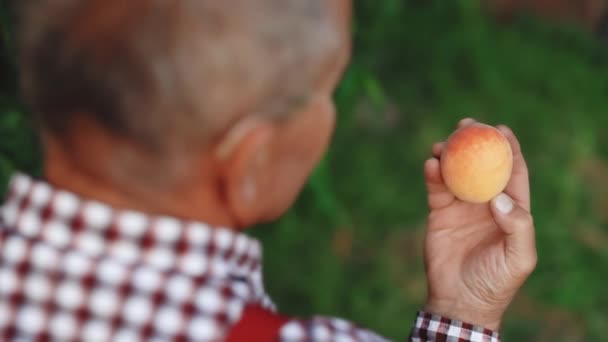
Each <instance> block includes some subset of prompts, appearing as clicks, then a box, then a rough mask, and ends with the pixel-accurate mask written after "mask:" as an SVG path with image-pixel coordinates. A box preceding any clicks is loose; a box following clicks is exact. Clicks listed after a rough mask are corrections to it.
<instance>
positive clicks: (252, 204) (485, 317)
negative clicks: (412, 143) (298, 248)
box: [0, 0, 536, 341]
mask: <svg viewBox="0 0 608 342" xmlns="http://www.w3.org/2000/svg"><path fill="white" fill-rule="evenodd" d="M22 6H23V8H22V9H21V13H22V20H21V24H22V26H21V29H20V32H21V37H20V42H21V49H20V51H21V55H20V61H21V66H22V84H23V92H24V97H25V99H26V100H27V102H28V104H29V105H30V108H31V111H32V113H33V115H34V117H35V122H36V123H37V125H38V127H39V131H40V134H41V138H42V141H43V144H44V148H45V169H44V170H45V172H44V176H45V177H44V180H37V179H34V178H32V177H29V176H26V175H24V174H19V175H15V177H14V178H13V180H12V183H11V186H10V191H9V194H8V197H7V201H6V203H5V204H4V205H3V207H2V215H1V219H0V339H1V340H3V341H13V340H18V341H29V340H32V341H34V340H36V341H38V340H42V341H46V340H53V341H140V340H154V341H169V340H179V341H181V340H192V341H219V340H229V341H271V340H281V341H384V339H383V338H382V337H380V335H378V334H376V333H373V332H371V331H368V330H365V329H362V328H359V327H357V326H355V325H353V324H351V323H348V322H347V321H344V320H340V319H333V318H324V317H315V318H311V319H301V318H294V317H288V316H285V315H281V314H279V313H278V312H277V310H276V308H275V305H274V304H273V302H272V301H271V300H270V298H269V297H268V296H267V295H266V293H265V291H264V286H263V281H262V272H261V250H260V245H259V244H258V242H256V241H255V240H253V239H251V238H249V237H247V236H246V235H244V234H243V233H241V231H243V230H244V229H246V228H247V227H251V226H253V225H255V224H257V223H260V222H267V221H271V220H274V219H276V218H277V217H279V216H281V215H282V214H283V213H284V212H285V211H286V210H287V209H288V208H289V207H290V206H291V204H292V202H293V201H294V198H295V197H296V196H297V194H298V192H299V191H300V189H301V187H302V185H303V184H304V183H305V181H306V179H307V177H308V176H309V174H310V172H311V170H312V169H313V168H314V166H315V165H316V164H317V162H318V161H319V159H320V158H321V156H322V155H323V153H324V152H325V150H326V148H327V145H328V142H329V140H330V136H331V134H332V131H333V127H334V121H335V115H336V114H335V110H334V104H333V103H332V92H333V90H334V88H335V87H336V84H337V83H338V81H339V79H340V76H341V74H342V72H343V70H344V68H345V65H346V64H347V61H348V58H349V50H350V44H349V26H350V16H351V13H350V12H351V8H350V7H351V4H350V1H349V0H307V1H303V0H255V1H254V0H225V1H216V0H181V1H168V0H129V1H123V0H62V1H56V0H38V1H31V0H25V1H24V2H23V5H22ZM470 122H471V120H465V121H463V122H462V123H461V125H468V124H470ZM500 129H501V130H503V132H504V133H505V134H506V136H507V137H508V139H509V140H510V142H511V144H512V147H513V151H514V152H515V154H514V158H515V166H514V171H513V176H512V180H511V183H510V184H509V186H508V188H507V190H506V193H507V194H508V195H507V194H501V195H500V196H499V197H497V198H496V199H495V200H494V201H492V203H491V204H483V205H472V204H466V203H463V202H460V201H458V200H456V199H455V198H454V197H453V196H452V195H451V194H450V193H449V192H448V191H447V190H446V188H445V186H444V184H443V182H442V179H441V176H440V169H439V163H438V159H437V158H438V156H439V154H440V152H441V149H442V145H441V144H438V145H436V146H435V148H434V151H433V153H434V155H435V156H436V157H435V158H431V159H429V161H427V163H426V165H425V174H426V180H427V186H428V192H429V195H428V201H429V205H430V209H431V214H430V220H429V225H428V234H427V239H426V265H427V273H428V280H429V298H428V302H427V305H426V307H425V308H424V311H421V312H419V314H418V318H417V320H416V321H415V322H412V323H413V330H412V331H411V337H410V338H411V339H412V340H414V341H422V340H424V341H445V340H448V341H456V340H458V341H469V340H470V341H497V340H499V335H498V332H497V331H498V329H499V326H500V323H501V319H502V316H503V314H504V312H505V310H506V308H507V306H508V305H509V303H510V302H511V300H512V298H513V296H514V295H515V293H516V292H517V290H518V288H519V287H520V286H521V285H522V283H523V282H524V280H525V279H526V277H527V276H528V275H529V274H530V272H531V271H532V269H533V268H534V265H535V262H536V252H535V247H534V231H533V225H532V220H531V216H530V214H529V209H530V207H529V193H528V177H527V170H526V165H525V162H524V160H523V157H522V155H521V153H520V149H519V147H518V143H517V140H516V138H515V137H514V135H513V133H512V132H511V131H510V130H509V129H508V128H506V127H500ZM286 257H289V256H286ZM292 257H297V256H292ZM404 266H405V265H404ZM403 321H404V330H406V329H409V328H406V326H407V324H409V322H408V321H409V318H407V317H404V318H403ZM406 334H407V331H404V336H405V335H406Z"/></svg>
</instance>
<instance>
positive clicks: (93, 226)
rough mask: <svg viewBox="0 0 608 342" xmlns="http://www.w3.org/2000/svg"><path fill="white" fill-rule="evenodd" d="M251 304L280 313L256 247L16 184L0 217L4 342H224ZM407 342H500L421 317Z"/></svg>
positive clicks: (357, 335)
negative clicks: (268, 289)
mask: <svg viewBox="0 0 608 342" xmlns="http://www.w3.org/2000/svg"><path fill="white" fill-rule="evenodd" d="M249 305H258V306H260V307H262V308H264V309H266V310H268V311H269V312H274V311H275V306H274V304H273V302H272V301H271V300H270V298H269V297H268V296H267V295H266V292H265V290H264V286H263V282H262V272H261V250H260V245H259V243H258V242H257V241H256V240H254V239H251V238H249V237H247V236H246V235H244V234H239V233H237V232H234V231H232V230H229V229H225V228H217V227H209V226H207V225H205V224H204V223H200V222H189V221H182V220H178V219H175V218H171V217H161V216H147V215H145V214H142V213H139V212H135V211H128V210H118V209H113V208H111V207H109V206H107V205H105V204H103V203H100V202H97V201H92V200H85V199H81V198H79V197H78V196H76V195H75V194H73V193H70V192H67V191H63V190H60V189H54V188H53V187H52V186H51V185H49V184H47V183H45V182H43V181H38V180H34V179H32V178H30V177H28V176H26V175H23V174H18V175H16V176H14V177H13V179H12V181H11V185H10V187H9V192H8V195H7V200H6V202H5V203H4V205H3V206H2V208H1V211H0V341H66V342H69V341H117V342H118V341H128V342H133V341H221V340H224V339H225V338H226V336H227V335H228V334H229V332H230V329H231V328H232V327H233V326H234V325H235V324H236V323H237V322H238V321H239V320H240V319H241V315H242V312H243V309H244V308H245V307H246V306H249ZM277 336H278V339H279V340H280V341H290V342H291V341H374V342H375V341H386V340H385V339H383V338H382V337H380V336H378V335H376V334H374V333H372V332H370V331H368V330H364V329H360V328H358V327H356V326H355V325H354V324H351V323H349V322H346V321H344V320H340V319H334V318H324V317H315V318H312V319H309V320H301V319H291V320H288V321H287V322H286V323H285V324H284V325H283V326H282V327H281V328H280V329H279V331H277ZM255 340H256V339H255V336H252V337H251V341H255ZM411 340H413V341H498V340H499V339H498V335H497V334H496V333H493V332H490V331H485V330H483V329H478V328H474V327H472V326H470V325H466V324H463V323H460V322H455V321H449V320H445V319H443V318H441V317H436V316H429V315H426V314H424V313H419V316H418V320H417V322H416V326H415V327H414V330H413V332H412V335H411Z"/></svg>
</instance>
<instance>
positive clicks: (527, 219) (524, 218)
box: [513, 212, 534, 229]
mask: <svg viewBox="0 0 608 342" xmlns="http://www.w3.org/2000/svg"><path fill="white" fill-rule="evenodd" d="M513 224H514V225H515V226H516V227H517V228H519V229H532V228H534V217H532V214H530V213H528V212H526V213H524V214H521V215H517V216H516V217H515V219H514V222H513Z"/></svg>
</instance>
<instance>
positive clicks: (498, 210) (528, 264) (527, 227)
mask: <svg viewBox="0 0 608 342" xmlns="http://www.w3.org/2000/svg"><path fill="white" fill-rule="evenodd" d="M492 214H493V215H494V220H495V221H496V223H497V224H498V226H499V227H500V229H501V230H502V231H503V233H504V234H505V257H506V262H507V265H508V266H509V268H510V269H511V270H512V271H515V272H516V273H519V274H521V275H523V276H528V275H529V274H530V273H532V271H533V270H534V267H536V262H537V254H536V241H535V237H534V221H533V219H532V215H530V213H529V212H528V211H527V210H525V209H524V208H522V207H521V206H519V205H518V204H517V203H516V202H515V201H513V199H512V198H511V197H509V196H508V195H507V194H504V193H503V194H500V195H498V196H496V198H494V199H493V200H492Z"/></svg>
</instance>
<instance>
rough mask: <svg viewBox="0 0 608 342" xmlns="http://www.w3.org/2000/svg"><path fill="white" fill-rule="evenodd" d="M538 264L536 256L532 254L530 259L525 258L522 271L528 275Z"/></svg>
mask: <svg viewBox="0 0 608 342" xmlns="http://www.w3.org/2000/svg"><path fill="white" fill-rule="evenodd" d="M537 264H538V255H537V254H536V252H534V253H533V254H532V255H531V256H530V257H528V258H526V260H525V261H524V262H523V265H522V271H523V272H525V273H526V275H529V274H530V273H532V272H534V270H535V269H536V265H537Z"/></svg>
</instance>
